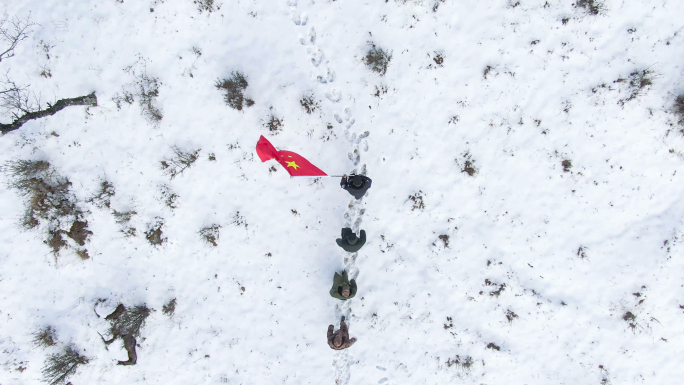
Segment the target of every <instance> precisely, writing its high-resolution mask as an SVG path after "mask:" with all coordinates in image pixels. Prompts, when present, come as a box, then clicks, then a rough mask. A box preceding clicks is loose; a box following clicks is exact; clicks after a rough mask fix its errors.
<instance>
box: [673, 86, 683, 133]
mask: <svg viewBox="0 0 684 385" xmlns="http://www.w3.org/2000/svg"><path fill="white" fill-rule="evenodd" d="M673 112H674V113H675V115H676V116H677V123H679V124H680V125H682V126H684V95H679V96H677V98H676V99H675V103H674V108H673ZM682 133H683V134H684V128H683V129H682Z"/></svg>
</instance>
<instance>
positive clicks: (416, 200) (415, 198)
mask: <svg viewBox="0 0 684 385" xmlns="http://www.w3.org/2000/svg"><path fill="white" fill-rule="evenodd" d="M407 200H410V201H411V202H413V207H411V211H414V210H423V209H425V203H423V192H422V191H418V192H417V193H415V194H413V195H409V197H408V199H407Z"/></svg>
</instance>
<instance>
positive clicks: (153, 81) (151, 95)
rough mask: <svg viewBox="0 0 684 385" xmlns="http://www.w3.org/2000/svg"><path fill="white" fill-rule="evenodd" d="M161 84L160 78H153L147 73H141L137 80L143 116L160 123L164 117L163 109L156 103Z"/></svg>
mask: <svg viewBox="0 0 684 385" xmlns="http://www.w3.org/2000/svg"><path fill="white" fill-rule="evenodd" d="M160 84H161V83H160V82H159V79H157V78H151V77H149V76H147V74H142V75H140V76H139V77H138V79H137V81H136V85H137V89H138V97H139V98H140V100H139V103H140V108H141V109H142V113H143V116H144V117H145V118H147V120H148V121H149V122H151V123H153V124H154V123H158V122H159V121H160V120H162V118H163V117H164V116H163V115H162V112H161V109H159V107H157V105H156V99H157V97H158V96H159V85H160Z"/></svg>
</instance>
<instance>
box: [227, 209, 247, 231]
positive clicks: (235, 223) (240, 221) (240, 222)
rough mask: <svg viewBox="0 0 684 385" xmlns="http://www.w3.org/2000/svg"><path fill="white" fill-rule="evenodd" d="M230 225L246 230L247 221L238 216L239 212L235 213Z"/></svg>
mask: <svg viewBox="0 0 684 385" xmlns="http://www.w3.org/2000/svg"><path fill="white" fill-rule="evenodd" d="M230 224H231V225H233V226H238V227H244V228H245V229H246V228H247V226H249V225H248V224H247V220H246V219H245V217H243V216H242V215H240V212H239V211H238V212H236V213H235V215H234V216H233V221H232V222H230Z"/></svg>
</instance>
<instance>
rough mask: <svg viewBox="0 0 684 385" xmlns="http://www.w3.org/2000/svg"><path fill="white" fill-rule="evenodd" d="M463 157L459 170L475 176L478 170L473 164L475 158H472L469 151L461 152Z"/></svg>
mask: <svg viewBox="0 0 684 385" xmlns="http://www.w3.org/2000/svg"><path fill="white" fill-rule="evenodd" d="M463 158H465V162H464V163H463V166H462V167H461V172H464V173H466V174H468V175H469V176H473V177H474V176H476V175H477V174H478V172H479V170H478V169H477V167H476V166H475V160H474V159H473V156H472V155H471V154H470V153H469V152H466V153H464V154H463ZM456 162H457V163H458V160H456Z"/></svg>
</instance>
